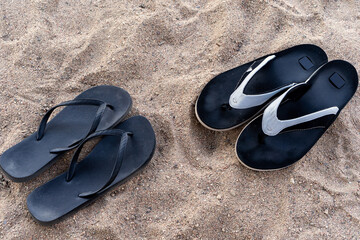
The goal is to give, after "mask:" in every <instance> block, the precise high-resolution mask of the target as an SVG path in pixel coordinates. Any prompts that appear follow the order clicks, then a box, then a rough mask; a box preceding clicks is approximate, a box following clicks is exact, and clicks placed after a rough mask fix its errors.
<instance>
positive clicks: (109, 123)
mask: <svg viewBox="0 0 360 240" xmlns="http://www.w3.org/2000/svg"><path fill="white" fill-rule="evenodd" d="M84 98H87V99H96V100H101V101H104V102H107V103H109V104H111V105H112V106H113V107H114V108H113V109H106V110H105V113H104V115H103V118H102V120H101V122H100V124H99V126H98V128H97V130H104V129H108V128H112V127H113V126H115V125H117V124H118V123H119V122H121V121H122V120H123V119H124V118H125V116H126V115H127V114H128V112H129V111H130V109H131V106H132V100H131V97H130V95H129V93H128V92H126V91H125V90H123V89H121V88H118V87H114V86H97V87H94V88H91V89H88V90H87V91H85V92H83V93H81V94H80V95H79V96H77V97H76V98H75V99H84ZM97 108H98V107H97V106H85V105H81V106H68V107H65V108H64V109H63V110H62V111H61V112H59V113H58V114H57V115H56V116H55V117H54V118H53V119H52V120H51V121H49V123H48V125H47V127H46V132H45V134H44V137H43V138H42V139H41V140H40V141H37V140H36V132H35V133H33V134H32V135H30V136H29V137H27V138H25V139H24V140H23V141H21V142H20V143H18V144H16V145H15V146H13V147H11V148H10V149H8V150H7V151H5V152H4V153H3V154H2V155H1V157H0V168H1V170H2V171H3V172H4V173H5V175H6V176H7V177H8V178H9V179H10V180H12V181H14V182H24V181H28V180H30V179H32V178H34V177H36V176H38V175H39V174H40V173H42V172H43V171H45V170H46V169H47V168H49V167H50V166H51V165H52V164H53V163H54V162H55V161H56V160H57V159H58V157H60V156H61V155H62V153H57V154H54V153H50V150H51V149H55V148H63V147H67V146H69V145H70V144H72V143H74V142H76V141H78V140H80V139H82V138H83V137H85V135H86V133H87V131H88V130H89V129H90V126H91V124H92V121H93V119H94V117H95V114H96V111H97Z"/></svg>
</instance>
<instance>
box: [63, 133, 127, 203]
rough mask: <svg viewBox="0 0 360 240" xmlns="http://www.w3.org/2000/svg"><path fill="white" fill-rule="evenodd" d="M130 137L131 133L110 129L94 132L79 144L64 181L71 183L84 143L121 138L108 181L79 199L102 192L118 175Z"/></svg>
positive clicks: (80, 195) (83, 194)
mask: <svg viewBox="0 0 360 240" xmlns="http://www.w3.org/2000/svg"><path fill="white" fill-rule="evenodd" d="M131 135H132V133H130V132H125V131H123V130H121V129H110V130H104V131H98V132H95V133H93V134H91V135H89V136H88V137H87V138H86V139H84V140H83V141H82V142H81V143H80V144H79V146H78V148H77V149H76V151H75V153H74V156H73V158H72V160H71V163H70V167H69V170H68V172H67V176H66V181H71V179H72V178H73V177H74V174H75V173H76V165H77V161H78V158H79V154H80V152H81V149H82V148H83V146H84V144H85V143H86V142H88V141H89V140H91V139H93V138H96V137H101V136H121V139H120V142H119V148H118V149H117V151H118V152H117V155H116V159H115V161H114V166H113V169H112V171H111V174H110V176H109V178H108V180H107V181H106V183H104V185H103V186H102V187H100V188H99V189H97V190H94V191H89V192H85V193H81V194H79V197H92V196H94V195H96V194H98V193H100V192H102V191H103V190H104V189H106V188H107V187H108V186H109V185H110V184H111V183H112V182H113V181H114V180H115V178H116V176H117V175H118V173H119V171H120V169H121V166H122V163H123V160H124V154H125V150H126V145H127V142H128V139H129V136H131ZM115 150H116V149H115Z"/></svg>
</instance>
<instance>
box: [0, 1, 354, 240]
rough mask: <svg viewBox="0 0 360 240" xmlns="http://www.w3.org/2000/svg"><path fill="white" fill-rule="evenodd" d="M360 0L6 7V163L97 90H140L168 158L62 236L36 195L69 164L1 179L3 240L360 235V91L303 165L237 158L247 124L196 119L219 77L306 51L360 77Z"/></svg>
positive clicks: (137, 109) (140, 107)
mask: <svg viewBox="0 0 360 240" xmlns="http://www.w3.org/2000/svg"><path fill="white" fill-rule="evenodd" d="M359 12H360V2H359V1H357V0H349V1H335V0H326V1H310V0H304V1H300V0H298V1H295V0H273V1H234V0H213V1H206V0H185V1H173V0H158V1H147V0H142V1H139V0H131V1H130V0H128V1H116V0H109V1H96V0H93V1H85V0H84V1H76V0H73V1H71V0H68V1H64V0H61V1H59V0H57V1H56V0H54V1H42V0H37V1H35V0H34V1H17V0H14V1H1V2H0V19H1V20H0V59H1V60H0V153H2V152H4V151H5V150H6V149H8V148H9V147H11V146H12V145H14V144H16V143H17V142H19V141H21V140H22V139H23V138H24V137H26V136H28V135H30V134H31V133H32V132H34V131H36V128H37V125H38V123H39V121H40V119H41V116H42V115H43V114H44V112H45V111H46V109H48V108H49V107H50V106H53V105H55V104H57V103H60V102H62V101H65V100H70V99H73V98H74V97H75V96H76V95H78V94H79V93H81V92H82V91H84V90H86V89H88V88H90V87H92V86H96V85H101V84H111V85H115V86H119V87H122V88H124V89H126V90H127V91H128V92H129V93H130V94H131V96H132V98H133V102H134V105H133V109H132V111H131V113H130V116H133V115H138V114H140V115H143V116H146V117H147V118H148V119H149V120H150V121H151V123H152V124H153V126H154V129H155V131H156V135H157V150H156V153H155V155H154V157H153V160H152V162H151V163H150V164H149V166H148V167H147V168H146V170H145V171H144V172H142V173H141V174H140V175H138V176H136V177H135V178H133V179H132V180H130V181H129V182H127V183H126V184H125V185H123V186H120V187H117V188H115V189H113V190H112V191H110V192H108V193H107V194H105V195H104V196H103V197H101V198H99V199H98V200H97V201H96V202H94V203H93V204H92V205H90V206H89V207H87V208H84V209H82V210H80V211H79V212H77V213H76V214H75V215H72V216H70V217H68V218H67V219H65V220H64V221H62V222H60V223H58V224H56V225H53V226H50V227H46V226H41V225H39V224H38V223H36V222H35V221H34V220H33V219H32V217H31V216H30V214H29V212H28V211H27V207H26V197H27V195H28V194H29V193H30V192H31V191H32V190H33V189H35V188H36V187H38V186H40V185H42V184H43V183H45V182H46V181H48V180H50V179H52V178H54V177H55V176H57V175H58V174H60V173H62V172H64V171H65V170H66V169H67V165H68V162H69V158H70V157H71V154H70V153H69V154H67V155H66V156H65V157H63V158H62V159H61V160H60V161H58V162H57V163H56V164H55V165H53V166H52V167H51V168H50V169H49V170H47V171H46V172H44V173H43V174H41V175H40V176H39V177H37V178H35V179H34V180H32V181H30V182H26V183H13V182H11V181H9V180H8V179H6V177H4V176H3V175H0V238H1V239H24V238H26V239H71V238H73V239H88V238H92V239H360V161H359V158H360V157H359V156H360V134H359V130H360V114H359V113H360V93H359V92H357V93H356V94H355V96H354V98H353V99H352V100H351V102H350V103H349V104H348V105H347V106H346V108H345V109H344V110H343V112H342V113H341V115H340V117H339V118H338V119H337V120H336V122H335V123H334V124H333V125H332V126H331V127H330V129H329V130H328V131H327V132H326V134H325V135H324V136H323V137H322V138H321V139H320V140H319V142H318V143H317V144H316V145H315V146H314V147H313V149H312V150H311V151H310V152H309V153H308V154H306V156H305V157H304V158H303V159H302V160H301V161H299V162H298V163H297V164H295V165H294V166H291V167H289V168H287V169H284V170H281V171H276V172H255V171H252V170H249V169H246V168H245V167H243V166H242V165H241V164H240V163H239V162H238V160H237V158H236V154H235V152H234V145H235V142H236V139H237V136H238V134H239V132H240V131H241V128H237V129H234V130H231V131H229V132H223V133H218V132H213V131H210V130H207V129H205V128H204V127H203V126H202V125H201V124H200V123H199V122H198V121H197V120H196V117H195V114H194V104H195V101H196V98H197V96H198V94H199V93H200V91H201V89H202V87H203V86H204V85H205V84H206V83H207V82H208V81H209V80H210V79H211V78H212V77H214V76H216V75H217V74H219V73H221V72H223V71H226V70H228V69H231V68H233V67H236V66H238V65H240V64H243V63H246V62H248V61H251V60H253V59H255V58H258V57H261V56H263V55H265V54H269V53H273V52H276V51H279V50H282V49H285V48H287V47H291V46H293V45H296V44H301V43H313V44H316V45H319V46H320V47H322V48H323V49H324V50H325V51H326V52H327V53H328V56H329V59H344V60H347V61H349V62H351V63H352V64H354V66H355V67H356V68H357V69H360V55H359V49H360V14H359Z"/></svg>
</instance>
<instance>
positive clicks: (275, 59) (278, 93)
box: [195, 45, 358, 171]
mask: <svg viewBox="0 0 360 240" xmlns="http://www.w3.org/2000/svg"><path fill="white" fill-rule="evenodd" d="M357 86H358V76H357V72H356V69H355V68H354V67H353V66H352V65H351V64H350V63H348V62H345V61H342V60H335V61H330V62H328V58H327V55H326V53H325V52H324V51H323V50H322V49H321V48H319V47H317V46H314V45H299V46H295V47H292V48H289V49H286V50H283V51H281V52H278V53H275V54H270V55H268V56H265V57H262V58H259V59H257V60H255V61H253V62H250V63H246V64H244V65H241V66H239V67H237V68H234V69H232V70H229V71H227V72H225V73H222V74H220V75H218V76H216V77H215V78H214V79H212V80H211V81H210V82H209V83H208V84H207V85H206V86H205V87H204V89H203V90H202V92H201V94H200V96H199V98H198V100H197V102H196V106H195V112H196V116H197V118H198V120H199V121H200V122H201V123H202V124H203V125H204V126H205V127H207V128H209V129H212V130H216V131H225V130H230V129H233V128H235V127H238V126H240V125H243V124H245V123H247V125H246V126H245V127H244V128H243V130H242V131H241V133H240V135H239V137H238V139H237V142H236V153H237V156H238V158H239V160H240V162H241V163H242V164H244V165H245V166H246V167H248V168H251V169H254V170H260V171H261V170H264V171H266V170H276V169H281V168H284V167H287V166H290V165H291V164H293V163H295V162H297V161H298V160H300V159H301V158H302V157H303V156H304V155H305V154H306V153H307V152H308V151H309V150H310V149H311V148H312V146H313V145H314V144H315V143H316V142H317V141H318V140H319V138H320V137H321V136H322V135H323V134H324V133H325V131H326V130H327V129H328V128H329V126H330V125H331V124H332V123H333V122H334V120H335V119H336V118H337V116H338V115H339V114H340V111H341V110H342V109H343V108H344V107H345V105H346V104H347V103H348V101H349V100H350V99H351V97H352V96H353V95H354V93H355V92H356V89H357Z"/></svg>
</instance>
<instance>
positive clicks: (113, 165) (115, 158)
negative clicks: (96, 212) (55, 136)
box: [27, 116, 156, 224]
mask: <svg viewBox="0 0 360 240" xmlns="http://www.w3.org/2000/svg"><path fill="white" fill-rule="evenodd" d="M99 136H105V137H104V138H103V139H102V140H101V141H100V142H99V143H98V144H97V145H96V146H95V147H94V149H93V150H92V151H91V152H90V154H89V155H88V156H87V157H85V159H84V160H82V161H81V162H79V163H77V160H78V156H79V153H80V151H81V149H82V147H83V145H84V143H86V142H87V141H88V140H90V139H93V138H95V137H99ZM155 142H156V140H155V133H154V130H153V128H152V127H151V124H150V122H149V121H148V120H147V119H146V118H144V117H141V116H136V117H132V118H130V119H127V120H126V121H124V122H122V123H120V124H119V125H117V126H116V127H115V128H114V129H111V130H104V131H100V132H95V133H93V134H91V135H90V136H88V137H87V138H86V139H85V140H84V141H82V142H81V144H80V145H79V147H78V149H77V150H76V152H75V154H74V156H73V159H72V161H71V164H70V168H69V171H68V172H67V173H64V174H62V175H60V176H58V177H56V178H55V179H53V180H51V181H49V182H48V183H46V184H44V185H42V186H40V187H39V188H37V189H35V190H34V191H33V192H32V193H31V194H30V195H29V196H28V198H27V206H28V209H29V211H30V213H31V214H32V216H33V217H34V218H35V219H36V220H37V221H39V222H40V223H43V224H50V223H54V222H56V221H57V220H59V219H60V218H61V217H63V216H65V215H66V214H68V213H70V212H72V211H74V210H77V209H79V208H80V207H81V206H84V205H85V204H87V203H89V202H90V201H92V200H94V199H95V198H97V197H98V196H100V195H102V194H103V193H104V192H106V191H107V190H109V189H110V188H112V187H114V186H115V185H117V184H119V183H123V181H124V180H126V179H128V178H129V177H130V176H132V175H133V174H134V173H135V172H137V171H138V170H140V169H141V168H143V167H144V166H145V165H146V164H147V163H148V162H149V161H150V159H151V158H152V156H153V153H154V150H155Z"/></svg>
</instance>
